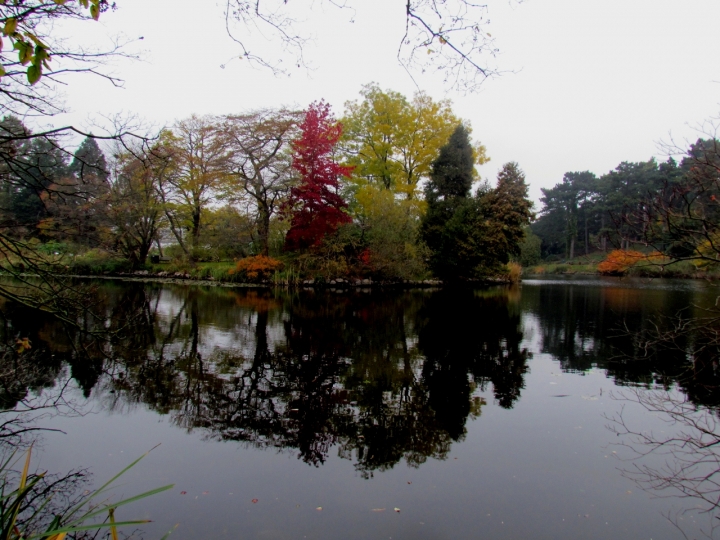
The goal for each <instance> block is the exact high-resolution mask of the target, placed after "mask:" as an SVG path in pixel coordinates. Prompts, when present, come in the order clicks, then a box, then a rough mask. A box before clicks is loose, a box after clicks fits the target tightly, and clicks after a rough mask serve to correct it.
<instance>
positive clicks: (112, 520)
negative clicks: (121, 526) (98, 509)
mask: <svg viewBox="0 0 720 540" xmlns="http://www.w3.org/2000/svg"><path fill="white" fill-rule="evenodd" d="M108 517H109V518H110V534H111V535H112V540H118V533H117V527H116V526H115V509H114V508H108Z"/></svg>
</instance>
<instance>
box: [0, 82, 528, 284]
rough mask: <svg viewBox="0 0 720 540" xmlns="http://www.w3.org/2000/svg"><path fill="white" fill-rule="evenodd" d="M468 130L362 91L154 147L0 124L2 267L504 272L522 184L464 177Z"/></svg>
mask: <svg viewBox="0 0 720 540" xmlns="http://www.w3.org/2000/svg"><path fill="white" fill-rule="evenodd" d="M471 134H472V130H471V127H470V125H469V124H468V123H467V122H464V121H462V120H461V119H460V118H458V117H457V116H456V115H455V114H454V112H453V111H452V107H451V104H450V102H449V101H434V100H433V99H431V98H430V97H429V96H427V95H426V94H424V93H422V92H418V93H417V94H416V95H415V96H414V97H413V98H412V99H408V98H406V97H405V96H403V95H401V94H399V93H396V92H392V91H388V92H386V91H383V90H381V89H380V88H379V87H378V86H376V85H373V84H371V85H367V86H365V87H364V88H363V90H362V92H361V99H360V100H358V101H354V102H349V103H347V104H346V106H345V114H344V116H343V117H342V118H341V119H339V120H338V119H336V118H335V117H334V116H333V112H332V111H331V108H330V106H329V105H328V104H327V103H325V102H323V101H320V102H316V103H313V104H311V105H310V106H309V107H308V109H307V110H305V111H295V110H288V109H284V108H278V109H264V110H256V111H250V112H245V113H242V114H228V115H223V116H218V117H209V116H204V117H199V116H191V117H190V118H187V119H185V120H181V121H178V122H176V123H175V124H174V125H173V126H172V127H170V128H167V129H165V130H163V131H162V132H161V133H160V135H159V136H158V137H155V138H149V139H140V138H136V139H130V140H128V139H122V140H118V139H115V140H113V141H112V142H111V143H110V144H106V143H105V142H104V141H100V144H99V143H98V141H97V140H96V139H94V138H93V137H87V138H85V140H84V141H83V142H82V143H81V144H80V145H79V146H78V147H77V149H76V150H74V151H71V150H69V149H68V148H66V147H65V146H63V142H64V141H63V140H61V139H57V138H55V137H53V135H52V134H43V135H38V134H32V133H31V131H30V128H29V127H28V126H26V125H24V124H23V122H22V121H20V120H19V119H18V118H17V117H16V116H12V115H8V116H6V117H4V118H3V120H2V121H1V122H0V135H4V140H5V141H6V142H4V143H2V145H3V146H4V148H2V151H1V152H0V153H1V154H2V155H3V156H5V157H6V159H4V160H3V163H0V215H1V216H2V224H3V228H2V233H3V235H4V236H5V237H6V238H7V239H8V242H10V243H12V244H13V246H14V248H13V249H12V250H10V252H9V253H6V258H7V261H8V262H9V263H11V264H15V265H16V266H17V263H18V261H20V262H21V263H24V264H26V263H27V262H28V261H29V257H30V256H29V255H27V253H28V252H29V251H28V250H30V251H32V253H33V254H34V255H33V256H35V255H37V256H38V257H40V258H42V256H43V254H44V255H45V256H46V261H53V262H55V263H57V264H60V265H65V266H67V267H68V268H71V269H72V271H75V272H78V271H82V270H83V269H84V270H86V271H87V270H88V269H89V270H90V271H93V267H94V266H98V265H99V266H102V267H103V268H108V267H113V268H116V269H122V270H135V271H137V270H138V269H143V268H146V267H147V266H146V265H148V263H149V262H150V259H151V258H154V257H152V255H155V257H157V258H158V259H160V258H162V260H175V261H181V262H183V263H186V264H189V265H194V264H197V263H200V262H212V261H236V260H240V261H244V262H241V263H239V264H238V267H237V269H236V270H237V272H239V273H242V274H243V275H244V276H245V277H246V278H257V277H260V278H267V276H268V274H269V273H270V272H274V271H276V270H279V269H285V271H291V272H292V273H293V275H294V276H296V277H298V278H304V279H306V278H311V279H312V278H333V277H347V276H349V277H354V278H361V277H362V278H372V279H382V280H398V279H422V278H428V277H432V276H434V277H438V278H442V279H444V280H452V279H482V278H486V277H489V276H498V275H506V274H507V272H508V270H507V267H506V264H507V263H508V262H509V261H510V258H511V257H513V256H517V255H518V254H519V252H520V243H521V241H522V238H523V234H524V233H523V230H524V228H526V227H527V225H528V223H529V219H530V217H531V206H532V205H531V203H530V201H529V200H528V198H527V184H526V183H525V178H524V174H523V172H522V171H521V170H520V168H519V167H518V165H517V164H515V163H508V164H506V165H505V166H504V167H503V168H502V170H501V172H500V174H499V176H498V179H497V185H496V186H495V187H491V186H490V184H489V183H488V182H482V181H480V178H479V176H478V174H477V172H476V169H475V165H477V164H481V163H484V162H486V161H487V160H488V158H487V156H486V153H485V148H484V147H483V146H482V145H481V144H479V143H473V142H472V139H471ZM158 259H155V260H156V261H157V260H158ZM110 263H112V264H110ZM113 265H114V266H113Z"/></svg>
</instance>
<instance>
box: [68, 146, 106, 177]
mask: <svg viewBox="0 0 720 540" xmlns="http://www.w3.org/2000/svg"><path fill="white" fill-rule="evenodd" d="M69 170H70V172H71V173H72V175H73V176H74V177H75V178H76V179H77V181H78V183H79V184H83V185H105V184H107V182H108V178H109V177H110V174H109V172H108V166H107V161H106V160H105V154H103V152H102V150H101V149H100V147H99V146H98V143H97V141H96V140H95V139H94V138H92V137H86V138H85V140H84V141H83V142H82V144H80V146H79V147H78V149H77V151H76V152H75V155H74V156H73V160H72V163H70V169H69Z"/></svg>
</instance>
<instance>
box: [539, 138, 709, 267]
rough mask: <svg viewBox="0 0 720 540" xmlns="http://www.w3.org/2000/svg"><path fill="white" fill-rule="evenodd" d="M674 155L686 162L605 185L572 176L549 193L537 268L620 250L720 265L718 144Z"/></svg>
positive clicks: (629, 166) (623, 169) (620, 175)
mask: <svg viewBox="0 0 720 540" xmlns="http://www.w3.org/2000/svg"><path fill="white" fill-rule="evenodd" d="M674 150H675V152H674V153H676V154H682V157H681V158H680V159H679V160H676V159H674V158H672V157H671V158H669V159H667V161H664V162H658V161H656V160H655V159H650V160H649V161H645V162H638V163H628V162H623V163H621V164H620V165H618V166H617V167H616V168H615V169H614V170H612V171H610V172H608V173H607V174H604V175H602V176H600V177H597V176H596V175H595V174H593V173H592V172H589V171H582V172H568V173H565V175H564V176H563V179H562V182H560V183H558V184H556V185H555V186H554V187H552V188H549V189H542V194H543V195H542V198H541V202H542V208H541V210H540V212H539V217H538V218H537V219H536V220H535V221H534V222H533V223H532V225H531V232H532V233H533V234H532V235H531V236H533V237H535V242H536V245H535V256H534V257H532V256H529V257H530V259H532V260H530V263H535V262H537V260H538V258H539V257H538V255H540V254H541V255H542V257H543V258H545V259H546V260H561V259H562V260H565V259H573V258H575V257H578V256H580V255H589V254H592V253H594V252H598V251H600V252H603V253H605V252H608V251H610V250H612V249H619V250H625V251H627V250H631V249H632V250H640V251H639V252H645V253H648V254H652V253H655V254H657V256H662V257H663V258H664V260H665V261H666V262H677V261H682V260H692V261H705V262H709V263H714V262H717V261H716V258H717V256H716V249H715V246H716V242H715V240H716V235H717V231H718V230H719V226H720V220H719V219H718V218H720V215H718V212H717V202H716V200H717V196H718V195H720V193H719V192H718V187H719V186H718V178H719V173H720V153H719V152H718V141H717V140H716V139H712V138H707V139H703V138H701V139H698V140H697V141H696V142H695V143H693V144H691V145H690V147H689V148H688V149H687V150H684V149H680V148H676V149H674ZM538 238H539V241H538ZM526 244H527V245H529V242H528V241H527V240H526ZM528 249H530V248H528Z"/></svg>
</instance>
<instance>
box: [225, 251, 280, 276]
mask: <svg viewBox="0 0 720 540" xmlns="http://www.w3.org/2000/svg"><path fill="white" fill-rule="evenodd" d="M282 266H283V263H282V262H281V261H278V260H277V259H273V258H272V257H266V256H265V255H256V256H255V257H245V258H244V259H240V260H239V261H238V262H237V265H235V268H234V269H233V270H231V271H230V273H231V274H239V275H240V276H242V277H244V278H245V279H247V280H248V281H262V280H265V279H268V278H269V277H270V276H271V275H272V274H273V273H275V272H276V271H277V270H280V269H281V268H282Z"/></svg>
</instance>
